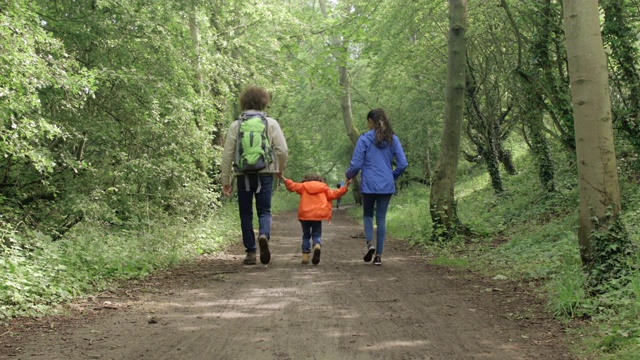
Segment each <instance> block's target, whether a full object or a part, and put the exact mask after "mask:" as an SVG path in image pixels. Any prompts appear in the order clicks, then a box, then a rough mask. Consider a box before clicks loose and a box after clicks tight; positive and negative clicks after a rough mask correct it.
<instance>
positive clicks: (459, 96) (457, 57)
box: [429, 0, 467, 239]
mask: <svg viewBox="0 0 640 360" xmlns="http://www.w3.org/2000/svg"><path fill="white" fill-rule="evenodd" d="M466 27H467V0H449V39H448V60H447V86H446V88H447V92H446V99H445V109H444V130H443V133H442V141H441V143H440V156H439V157H438V164H437V166H436V169H435V172H434V177H433V182H432V184H431V199H430V204H429V207H430V213H431V219H432V221H433V233H432V238H445V239H447V238H451V237H452V236H453V235H455V232H456V231H457V230H458V229H457V227H458V225H459V222H460V221H459V219H458V217H457V214H456V203H455V198H454V188H455V181H456V175H457V170H458V158H459V155H460V135H461V133H462V118H463V113H464V92H465V52H466V42H467V39H466Z"/></svg>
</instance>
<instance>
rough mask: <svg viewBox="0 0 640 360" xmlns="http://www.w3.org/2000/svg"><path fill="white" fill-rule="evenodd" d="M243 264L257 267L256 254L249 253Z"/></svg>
mask: <svg viewBox="0 0 640 360" xmlns="http://www.w3.org/2000/svg"><path fill="white" fill-rule="evenodd" d="M242 263H243V264H245V265H255V264H256V253H255V252H248V253H247V255H246V256H245V257H244V260H242Z"/></svg>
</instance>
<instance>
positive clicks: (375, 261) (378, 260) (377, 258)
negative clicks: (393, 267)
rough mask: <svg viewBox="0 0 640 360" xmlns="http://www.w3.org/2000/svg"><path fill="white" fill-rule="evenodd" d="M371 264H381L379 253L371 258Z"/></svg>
mask: <svg viewBox="0 0 640 360" xmlns="http://www.w3.org/2000/svg"><path fill="white" fill-rule="evenodd" d="M373 265H378V266H380V265H382V259H380V255H376V257H375V258H373Z"/></svg>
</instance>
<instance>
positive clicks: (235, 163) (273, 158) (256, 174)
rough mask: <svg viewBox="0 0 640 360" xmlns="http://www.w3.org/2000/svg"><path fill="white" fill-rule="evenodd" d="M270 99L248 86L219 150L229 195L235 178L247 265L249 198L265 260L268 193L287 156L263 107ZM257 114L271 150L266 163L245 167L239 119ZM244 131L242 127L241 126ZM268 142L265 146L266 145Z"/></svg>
mask: <svg viewBox="0 0 640 360" xmlns="http://www.w3.org/2000/svg"><path fill="white" fill-rule="evenodd" d="M270 101H271V98H270V96H269V94H268V93H267V92H266V91H265V90H264V89H262V88H259V87H254V86H250V87H247V88H246V89H245V90H244V91H243V92H242V93H241V94H240V106H241V108H242V110H243V112H242V114H241V115H240V117H239V119H237V120H235V121H234V122H233V123H231V125H230V126H229V130H228V131H227V136H226V139H225V144H224V150H223V153H222V162H221V175H220V179H221V182H222V191H223V193H224V194H225V195H227V196H230V195H231V191H232V190H233V186H232V183H233V180H234V178H235V179H236V184H237V190H238V208H239V213H240V226H241V229H242V242H243V244H244V246H245V251H246V257H245V259H244V260H243V262H244V263H245V264H247V265H255V264H256V251H257V247H256V238H255V233H254V231H253V198H254V197H255V199H256V212H257V215H258V224H259V236H258V243H259V246H260V262H261V263H263V264H268V263H269V262H270V261H271V252H270V250H269V240H270V237H271V196H272V193H273V176H274V174H278V173H280V172H282V171H284V170H285V167H286V164H287V158H288V149H287V142H286V140H285V137H284V134H283V133H282V129H281V128H280V124H278V122H277V121H276V120H275V119H273V118H270V117H268V116H267V115H266V114H265V113H264V109H266V108H267V105H268V104H269V102H270ZM255 117H259V118H260V119H262V120H261V121H264V123H266V129H265V134H266V138H265V139H264V140H265V147H264V149H268V151H269V152H270V153H271V154H269V156H267V157H265V159H264V160H265V161H266V164H265V166H264V167H260V168H259V169H257V170H255V171H248V170H246V169H247V168H246V167H244V166H243V165H241V164H240V163H239V162H240V160H239V159H240V157H241V156H240V155H241V154H239V152H241V138H242V134H241V130H242V129H241V123H242V122H243V121H245V120H248V119H252V118H255ZM245 131H246V130H245ZM267 144H268V147H267V146H266V145H267Z"/></svg>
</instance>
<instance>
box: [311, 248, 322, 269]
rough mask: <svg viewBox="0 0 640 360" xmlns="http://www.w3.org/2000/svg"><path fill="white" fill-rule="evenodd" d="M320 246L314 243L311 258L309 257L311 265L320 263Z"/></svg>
mask: <svg viewBox="0 0 640 360" xmlns="http://www.w3.org/2000/svg"><path fill="white" fill-rule="evenodd" d="M320 248H321V246H320V244H315V245H314V246H313V258H311V263H312V264H313V265H318V263H320V252H321V250H320Z"/></svg>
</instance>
